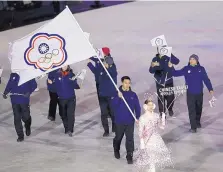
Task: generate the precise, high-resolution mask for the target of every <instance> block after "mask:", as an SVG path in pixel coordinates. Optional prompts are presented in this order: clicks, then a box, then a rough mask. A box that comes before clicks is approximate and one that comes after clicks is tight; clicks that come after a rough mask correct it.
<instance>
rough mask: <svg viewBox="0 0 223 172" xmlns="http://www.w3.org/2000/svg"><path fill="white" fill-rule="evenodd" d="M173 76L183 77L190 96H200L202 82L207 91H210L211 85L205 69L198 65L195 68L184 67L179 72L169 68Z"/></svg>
mask: <svg viewBox="0 0 223 172" xmlns="http://www.w3.org/2000/svg"><path fill="white" fill-rule="evenodd" d="M171 69H172V73H173V76H175V77H177V76H184V77H185V81H186V85H187V86H188V93H190V94H202V93H203V82H204V84H205V85H206V87H207V88H208V90H209V91H212V90H213V88H212V84H211V81H210V79H209V78H208V75H207V73H206V71H205V68H204V67H203V66H201V65H200V64H199V63H198V65H196V66H191V65H188V66H185V67H184V68H182V69H181V70H175V69H174V67H172V68H171Z"/></svg>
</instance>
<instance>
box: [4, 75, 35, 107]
mask: <svg viewBox="0 0 223 172" xmlns="http://www.w3.org/2000/svg"><path fill="white" fill-rule="evenodd" d="M19 79H20V77H19V75H18V74H16V73H11V75H10V78H9V81H8V83H7V85H6V88H5V91H4V94H5V95H7V94H8V93H17V94H23V95H25V94H27V96H22V95H10V98H11V103H12V104H29V101H30V95H31V94H32V92H34V90H35V89H36V88H37V83H36V80H35V79H33V80H30V81H28V82H26V83H24V84H22V85H20V86H18V83H19Z"/></svg>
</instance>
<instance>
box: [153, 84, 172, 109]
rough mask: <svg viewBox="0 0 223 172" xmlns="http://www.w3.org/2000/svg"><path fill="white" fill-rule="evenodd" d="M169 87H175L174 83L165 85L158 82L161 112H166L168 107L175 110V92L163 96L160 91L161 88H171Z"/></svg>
mask: <svg viewBox="0 0 223 172" xmlns="http://www.w3.org/2000/svg"><path fill="white" fill-rule="evenodd" d="M169 87H173V83H169V84H166V85H165V86H163V85H160V84H158V83H156V89H157V94H158V96H159V98H158V106H159V112H160V113H162V112H164V113H165V112H166V109H167V108H168V110H169V111H172V110H173V105H174V98H175V96H174V94H171V95H165V96H163V95H161V94H160V91H159V89H161V88H169ZM162 102H163V103H162Z"/></svg>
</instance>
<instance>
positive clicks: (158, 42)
mask: <svg viewBox="0 0 223 172" xmlns="http://www.w3.org/2000/svg"><path fill="white" fill-rule="evenodd" d="M151 44H152V46H153V47H159V46H167V42H166V39H165V36H164V35H160V36H157V37H155V38H153V39H152V40H151Z"/></svg>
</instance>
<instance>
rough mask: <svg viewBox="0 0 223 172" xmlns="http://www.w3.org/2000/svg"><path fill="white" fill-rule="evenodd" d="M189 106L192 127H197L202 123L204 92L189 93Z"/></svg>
mask: <svg viewBox="0 0 223 172" xmlns="http://www.w3.org/2000/svg"><path fill="white" fill-rule="evenodd" d="M187 106H188V112H189V119H190V125H191V129H197V125H200V124H201V123H200V121H201V114H202V108H203V93H202V94H190V93H187Z"/></svg>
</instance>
